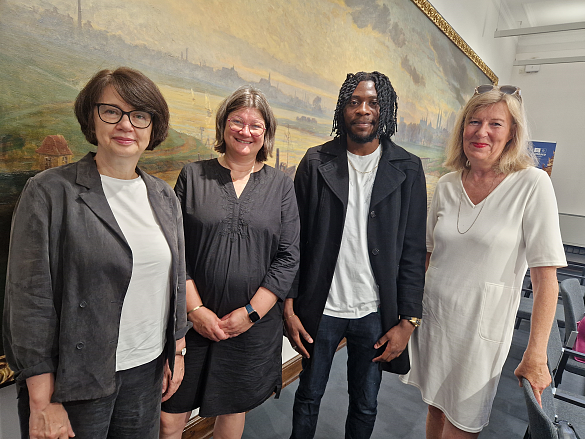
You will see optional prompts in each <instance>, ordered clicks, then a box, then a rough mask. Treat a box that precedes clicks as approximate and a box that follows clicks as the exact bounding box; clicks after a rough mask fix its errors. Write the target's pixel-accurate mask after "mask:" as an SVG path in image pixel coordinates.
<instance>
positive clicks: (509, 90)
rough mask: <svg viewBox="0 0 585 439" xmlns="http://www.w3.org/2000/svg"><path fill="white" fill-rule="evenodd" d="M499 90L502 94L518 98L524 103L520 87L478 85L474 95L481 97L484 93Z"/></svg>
mask: <svg viewBox="0 0 585 439" xmlns="http://www.w3.org/2000/svg"><path fill="white" fill-rule="evenodd" d="M492 90H497V91H499V92H500V93H504V94H507V95H512V96H516V98H518V100H519V101H520V102H522V93H521V92H520V87H516V86H515V85H492V84H485V85H478V86H477V87H475V93H473V94H474V95H480V94H483V93H487V92H488V91H492Z"/></svg>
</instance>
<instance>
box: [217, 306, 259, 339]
mask: <svg viewBox="0 0 585 439" xmlns="http://www.w3.org/2000/svg"><path fill="white" fill-rule="evenodd" d="M252 325H253V323H252V322H251V321H250V318H249V317H248V311H247V310H246V308H245V307H242V308H237V309H234V310H233V311H232V312H231V313H229V314H226V315H225V316H223V317H222V318H221V320H220V322H219V328H220V329H221V330H222V331H223V332H224V333H225V334H226V335H227V336H228V337H230V338H231V337H237V336H238V335H240V334H242V333H244V332H246V331H247V330H248V329H250V328H251V327H252Z"/></svg>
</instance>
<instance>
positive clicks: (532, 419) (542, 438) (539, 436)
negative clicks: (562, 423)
mask: <svg viewBox="0 0 585 439" xmlns="http://www.w3.org/2000/svg"><path fill="white" fill-rule="evenodd" d="M522 390H523V392H524V400H525V401H526V409H527V410H528V427H529V429H530V438H531V439H558V438H559V436H558V434H557V429H556V427H555V425H554V423H553V420H554V418H555V415H554V401H553V394H552V390H551V387H550V386H548V387H547V388H546V389H544V392H542V407H541V406H540V405H539V404H538V402H537V401H536V397H535V396H534V391H533V390H532V386H531V385H530V382H529V381H528V380H527V379H526V378H522Z"/></svg>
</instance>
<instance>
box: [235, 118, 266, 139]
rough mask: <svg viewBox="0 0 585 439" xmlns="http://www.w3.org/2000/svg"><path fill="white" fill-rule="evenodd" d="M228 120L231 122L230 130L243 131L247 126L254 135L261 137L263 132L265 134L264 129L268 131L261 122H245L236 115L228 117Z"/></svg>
mask: <svg viewBox="0 0 585 439" xmlns="http://www.w3.org/2000/svg"><path fill="white" fill-rule="evenodd" d="M228 122H229V124H230V130H232V131H236V132H239V131H242V130H243V129H244V128H245V127H248V129H249V130H250V134H251V135H252V137H260V136H261V135H262V134H264V131H266V128H265V127H264V125H261V124H259V123H244V121H243V120H241V119H236V118H235V117H234V118H232V119H228Z"/></svg>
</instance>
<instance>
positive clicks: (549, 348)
mask: <svg viewBox="0 0 585 439" xmlns="http://www.w3.org/2000/svg"><path fill="white" fill-rule="evenodd" d="M562 356H563V341H562V340H561V333H560V331H559V326H558V324H557V321H556V319H555V320H553V323H552V326H551V328H550V335H549V336H548V342H547V345H546V357H547V359H548V368H549V371H550V375H551V376H552V377H554V376H555V375H556V372H557V368H558V366H559V362H560V360H561V357H562Z"/></svg>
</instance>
